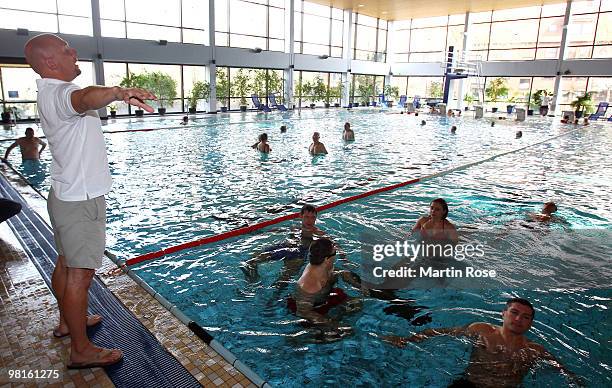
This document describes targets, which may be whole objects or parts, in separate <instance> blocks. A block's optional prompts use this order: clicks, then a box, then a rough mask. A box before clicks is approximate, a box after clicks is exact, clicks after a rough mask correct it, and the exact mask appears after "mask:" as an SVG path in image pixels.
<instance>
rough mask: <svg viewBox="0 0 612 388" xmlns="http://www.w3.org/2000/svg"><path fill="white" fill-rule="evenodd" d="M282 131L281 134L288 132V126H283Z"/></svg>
mask: <svg viewBox="0 0 612 388" xmlns="http://www.w3.org/2000/svg"><path fill="white" fill-rule="evenodd" d="M280 131H281V133H285V132H287V126H286V125H281V127H280Z"/></svg>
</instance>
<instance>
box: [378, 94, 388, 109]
mask: <svg viewBox="0 0 612 388" xmlns="http://www.w3.org/2000/svg"><path fill="white" fill-rule="evenodd" d="M378 103H379V104H380V106H383V107H385V108H388V107H389V101H387V100H385V95H384V93H381V94H379V95H378Z"/></svg>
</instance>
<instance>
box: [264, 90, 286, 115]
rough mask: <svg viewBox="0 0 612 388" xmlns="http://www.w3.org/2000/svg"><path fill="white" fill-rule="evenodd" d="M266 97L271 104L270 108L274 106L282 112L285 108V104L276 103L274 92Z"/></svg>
mask: <svg viewBox="0 0 612 388" xmlns="http://www.w3.org/2000/svg"><path fill="white" fill-rule="evenodd" d="M268 99H269V100H270V105H272V108H276V109H278V110H280V111H282V112H284V111H286V110H287V107H286V106H285V105H283V104H277V103H276V96H275V95H274V94H270V95H269V96H268Z"/></svg>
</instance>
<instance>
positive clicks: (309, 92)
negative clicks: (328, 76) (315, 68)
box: [301, 81, 315, 109]
mask: <svg viewBox="0 0 612 388" xmlns="http://www.w3.org/2000/svg"><path fill="white" fill-rule="evenodd" d="M301 92H302V96H304V97H313V98H314V83H311V82H309V81H306V82H304V83H303V84H302V90H301ZM310 108H311V109H314V108H315V104H314V103H311V104H310Z"/></svg>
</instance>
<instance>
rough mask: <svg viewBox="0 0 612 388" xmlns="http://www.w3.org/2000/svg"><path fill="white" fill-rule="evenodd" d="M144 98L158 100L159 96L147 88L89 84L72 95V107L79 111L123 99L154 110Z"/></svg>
mask: <svg viewBox="0 0 612 388" xmlns="http://www.w3.org/2000/svg"><path fill="white" fill-rule="evenodd" d="M144 100H157V97H155V95H154V94H153V93H151V92H149V91H148V90H145V89H139V88H121V87H119V86H113V87H106V86H88V87H86V88H83V89H79V90H75V91H74V92H73V93H72V94H71V96H70V102H71V103H72V107H73V108H74V110H75V111H76V112H77V113H84V112H86V111H88V110H95V109H100V108H102V107H105V106H106V105H108V104H110V103H111V102H113V101H123V102H125V103H127V104H130V105H134V106H137V107H139V108H142V109H144V110H146V111H147V112H153V108H151V107H150V106H149V105H147V104H146V103H145V102H144Z"/></svg>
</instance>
